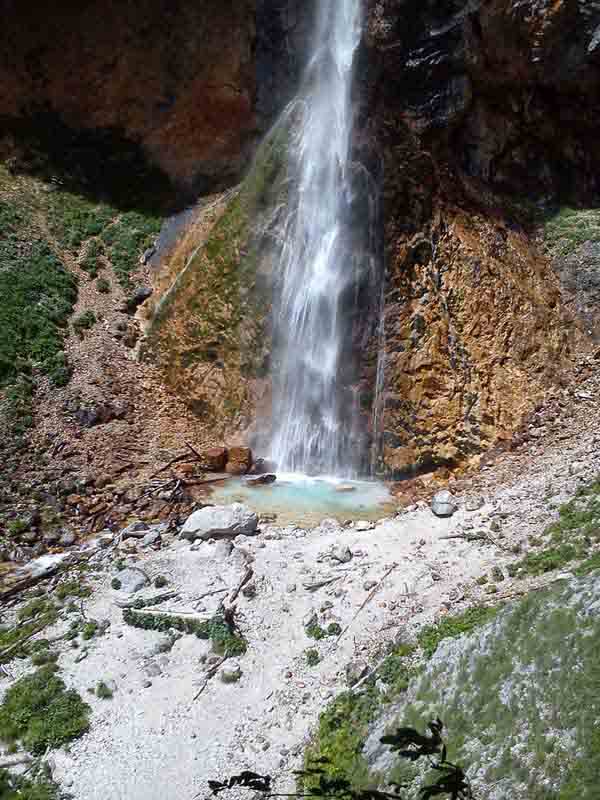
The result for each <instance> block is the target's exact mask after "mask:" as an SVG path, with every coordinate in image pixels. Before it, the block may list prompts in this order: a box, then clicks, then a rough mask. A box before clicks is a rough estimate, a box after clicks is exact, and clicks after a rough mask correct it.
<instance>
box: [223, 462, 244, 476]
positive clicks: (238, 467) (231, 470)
mask: <svg viewBox="0 0 600 800" xmlns="http://www.w3.org/2000/svg"><path fill="white" fill-rule="evenodd" d="M225 472H226V473H227V474H228V475H238V476H239V475H245V474H246V473H247V472H248V465H247V464H241V463H238V462H237V461H229V462H228V463H227V465H226V467H225Z"/></svg>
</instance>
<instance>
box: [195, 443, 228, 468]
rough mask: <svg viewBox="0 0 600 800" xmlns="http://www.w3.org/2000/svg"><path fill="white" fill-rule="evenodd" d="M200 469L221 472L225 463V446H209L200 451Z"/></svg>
mask: <svg viewBox="0 0 600 800" xmlns="http://www.w3.org/2000/svg"><path fill="white" fill-rule="evenodd" d="M200 456H201V464H200V465H201V467H202V469H205V470H209V471H210V472H222V471H223V470H224V469H225V465H226V464H227V449H226V448H225V447H211V448H210V449H209V450H205V451H204V452H203V453H200Z"/></svg>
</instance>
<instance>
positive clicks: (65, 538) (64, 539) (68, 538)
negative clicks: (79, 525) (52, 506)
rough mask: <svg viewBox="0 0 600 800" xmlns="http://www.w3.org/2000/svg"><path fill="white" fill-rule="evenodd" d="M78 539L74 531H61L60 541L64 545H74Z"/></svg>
mask: <svg viewBox="0 0 600 800" xmlns="http://www.w3.org/2000/svg"><path fill="white" fill-rule="evenodd" d="M76 541H77V534H75V533H73V531H63V532H62V533H61V536H60V539H59V540H58V543H59V544H60V545H62V546H63V547H72V545H74V544H75V542H76Z"/></svg>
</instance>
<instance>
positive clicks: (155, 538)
mask: <svg viewBox="0 0 600 800" xmlns="http://www.w3.org/2000/svg"><path fill="white" fill-rule="evenodd" d="M160 541H161V537H160V531H156V530H154V531H149V532H148V533H147V534H146V535H145V536H144V538H143V539H142V547H152V545H155V544H159V543H160Z"/></svg>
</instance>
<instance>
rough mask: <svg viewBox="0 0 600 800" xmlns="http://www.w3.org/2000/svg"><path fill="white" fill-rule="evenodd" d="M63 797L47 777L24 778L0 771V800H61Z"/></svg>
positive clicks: (3, 770)
mask: <svg viewBox="0 0 600 800" xmlns="http://www.w3.org/2000/svg"><path fill="white" fill-rule="evenodd" d="M63 797H64V795H63V794H62V793H61V791H60V789H59V787H58V785H57V784H56V783H54V781H52V780H51V778H50V777H49V776H45V775H40V776H38V777H35V778H34V779H33V780H32V779H31V778H26V777H25V776H23V775H13V774H12V773H10V772H9V771H8V770H6V769H0V798H1V800H61V798H63Z"/></svg>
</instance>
